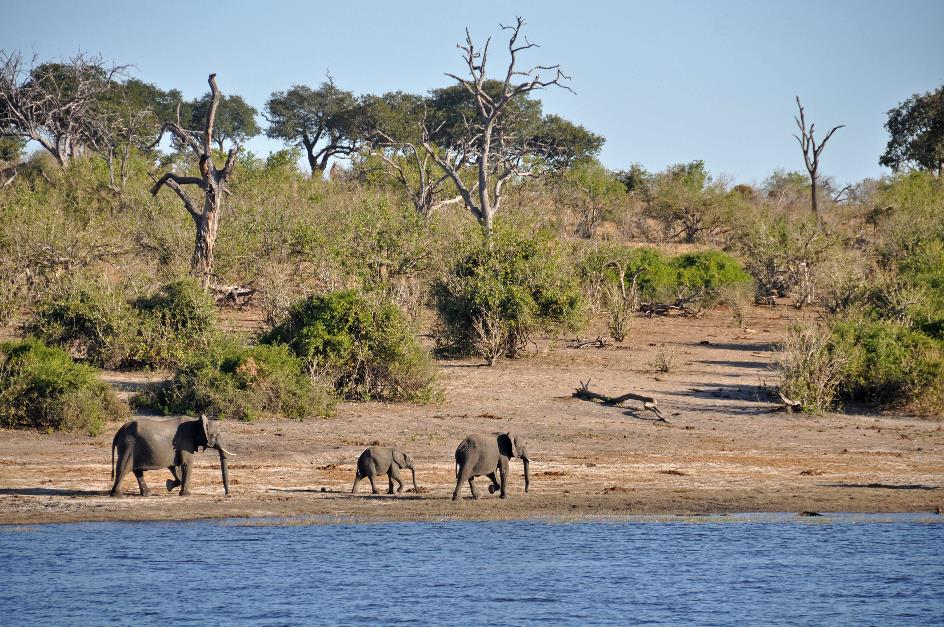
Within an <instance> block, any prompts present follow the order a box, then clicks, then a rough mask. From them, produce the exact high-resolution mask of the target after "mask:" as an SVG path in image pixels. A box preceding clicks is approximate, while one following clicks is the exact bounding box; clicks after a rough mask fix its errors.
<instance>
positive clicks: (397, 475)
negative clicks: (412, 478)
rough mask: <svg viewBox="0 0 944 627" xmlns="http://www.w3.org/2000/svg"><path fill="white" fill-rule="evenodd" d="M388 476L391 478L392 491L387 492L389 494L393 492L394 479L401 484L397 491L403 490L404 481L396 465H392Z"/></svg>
mask: <svg viewBox="0 0 944 627" xmlns="http://www.w3.org/2000/svg"><path fill="white" fill-rule="evenodd" d="M387 478H388V479H389V480H390V491H389V492H387V494H393V482H394V481H396V482H397V483H398V484H399V487H397V492H398V493H399V492H403V481H402V480H401V479H400V471H399V470H397V467H396V466H390V472H388V473H387Z"/></svg>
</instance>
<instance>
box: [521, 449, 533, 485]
mask: <svg viewBox="0 0 944 627" xmlns="http://www.w3.org/2000/svg"><path fill="white" fill-rule="evenodd" d="M521 461H522V462H523V463H524V491H525V492H527V491H528V488H529V487H530V486H531V475H530V474H529V473H528V466H529V465H530V463H531V462H530V460H528V458H527V457H522V458H521Z"/></svg>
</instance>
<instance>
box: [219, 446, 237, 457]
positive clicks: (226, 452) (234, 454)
mask: <svg viewBox="0 0 944 627" xmlns="http://www.w3.org/2000/svg"><path fill="white" fill-rule="evenodd" d="M220 451H222V452H223V454H224V455H226V456H227V457H236V453H231V452H229V451H227V450H226V449H225V448H223V447H222V446H221V447H220Z"/></svg>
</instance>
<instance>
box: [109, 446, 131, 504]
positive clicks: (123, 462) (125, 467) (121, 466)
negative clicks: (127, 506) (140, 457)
mask: <svg viewBox="0 0 944 627" xmlns="http://www.w3.org/2000/svg"><path fill="white" fill-rule="evenodd" d="M129 470H131V456H130V455H124V456H122V457H121V459H119V460H118V467H117V468H115V483H114V485H112V487H111V492H110V493H109V494H110V495H111V496H113V497H115V498H116V499H118V498H121V497H122V496H123V495H122V494H121V482H122V481H124V478H125V475H126V474H128V471H129Z"/></svg>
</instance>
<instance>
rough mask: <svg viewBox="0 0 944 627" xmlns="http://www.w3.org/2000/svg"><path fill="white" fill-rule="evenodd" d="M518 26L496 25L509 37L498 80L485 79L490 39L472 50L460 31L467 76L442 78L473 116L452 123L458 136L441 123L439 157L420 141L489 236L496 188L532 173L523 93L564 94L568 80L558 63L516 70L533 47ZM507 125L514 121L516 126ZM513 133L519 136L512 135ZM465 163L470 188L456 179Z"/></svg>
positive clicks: (498, 201) (530, 138)
mask: <svg viewBox="0 0 944 627" xmlns="http://www.w3.org/2000/svg"><path fill="white" fill-rule="evenodd" d="M524 25H525V22H524V20H523V19H522V18H520V17H519V18H517V21H516V24H515V25H514V26H501V28H502V30H504V31H509V32H510V33H511V35H510V36H509V39H508V54H509V57H510V59H509V62H508V67H507V68H506V70H505V76H504V78H502V79H500V80H498V81H489V80H488V66H487V64H488V49H489V44H490V43H491V38H489V39H488V40H486V42H485V46H484V47H483V48H482V49H481V50H478V49H477V48H476V47H475V45H474V44H473V43H472V36H471V35H470V34H469V31H468V29H466V34H465V44H458V48H459V49H460V50H462V51H463V60H464V61H465V65H466V68H467V70H468V76H467V77H460V76H458V75H456V74H448V73H447V74H446V75H447V76H449V77H450V78H452V79H454V80H455V81H456V82H457V83H458V86H459V87H462V88H463V89H464V90H465V91H466V92H467V94H468V95H469V96H471V98H472V103H473V105H474V107H473V114H472V115H471V116H469V117H466V116H465V115H463V116H462V123H461V125H460V124H459V123H458V120H455V124H454V125H453V126H455V127H456V129H458V130H459V131H461V132H458V133H455V132H453V131H452V129H450V128H448V123H449V120H448V119H447V120H446V121H444V123H443V124H442V128H441V129H440V130H445V131H446V132H449V133H452V138H451V139H450V141H449V142H448V143H449V145H450V149H449V151H448V154H447V155H441V154H439V152H438V151H436V150H435V149H434V147H433V145H432V142H424V145H425V146H426V147H427V150H428V151H429V153H430V155H431V156H432V158H433V159H434V160H435V161H436V163H437V164H438V165H439V166H440V167H441V168H442V169H443V170H444V171H445V172H446V173H448V174H449V177H450V178H451V179H452V182H453V183H454V184H455V186H456V187H457V188H458V190H459V195H460V196H462V200H463V202H464V203H465V206H466V208H467V209H468V210H469V211H470V212H471V213H472V215H473V216H475V218H476V219H477V220H478V221H479V223H480V224H481V225H482V228H483V230H484V231H485V234H486V236H487V237H491V233H492V223H493V220H494V217H495V214H496V213H497V212H498V210H499V209H500V207H501V200H502V186H503V185H504V184H505V183H506V182H507V181H508V180H509V179H510V178H511V177H512V176H518V177H522V176H531V175H533V174H535V171H534V170H532V169H531V168H530V167H529V165H530V164H529V157H532V156H533V155H534V154H535V153H536V152H538V151H537V150H536V146H535V145H534V140H535V139H536V138H537V137H539V135H538V134H537V133H534V134H529V133H522V132H520V129H521V128H522V123H523V122H524V123H526V122H527V120H528V117H527V115H528V112H529V108H528V107H527V106H526V105H528V104H529V99H527V95H528V94H530V93H531V92H533V91H537V90H541V89H544V88H546V87H550V86H552V85H554V86H558V87H563V88H564V89H568V90H570V88H569V87H567V86H565V85H563V84H562V82H561V81H563V80H567V79H568V78H569V77H567V76H566V75H565V74H564V73H563V72H562V71H561V69H560V66H559V65H552V66H544V65H536V66H534V67H532V68H530V69H528V70H521V69H518V67H517V63H518V55H519V53H521V52H523V51H525V50H528V49H530V48H534V47H536V44H533V43H531V42H529V41H528V40H527V38H524V43H519V41H518V38H519V36H521V29H522V27H523V26H524ZM541 72H550V73H551V77H550V78H543V77H542V74H541ZM518 81H520V82H518ZM570 91H572V90H570ZM442 93H446V92H442ZM531 102H533V101H531ZM516 109H517V110H516ZM516 114H517V115H516ZM509 118H511V119H509ZM538 119H539V118H538ZM511 122H517V125H516V124H514V123H511ZM516 129H517V130H519V132H515V130H516ZM470 162H473V163H474V164H475V169H476V174H477V180H476V183H475V184H474V185H468V184H467V183H466V182H465V181H464V180H463V179H462V176H461V170H462V167H464V166H465V164H467V163H470Z"/></svg>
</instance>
